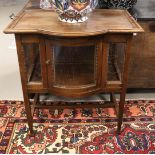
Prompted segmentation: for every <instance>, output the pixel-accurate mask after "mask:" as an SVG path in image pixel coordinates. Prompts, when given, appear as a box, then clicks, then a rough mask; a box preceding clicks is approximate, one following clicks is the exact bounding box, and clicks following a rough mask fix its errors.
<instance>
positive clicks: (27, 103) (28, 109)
mask: <svg viewBox="0 0 155 155" xmlns="http://www.w3.org/2000/svg"><path fill="white" fill-rule="evenodd" d="M24 103H25V111H26V115H27V121H28V126H29V130H30V134H31V135H32V136H33V135H34V131H33V116H32V112H31V106H30V101H29V97H28V94H27V93H25V94H24Z"/></svg>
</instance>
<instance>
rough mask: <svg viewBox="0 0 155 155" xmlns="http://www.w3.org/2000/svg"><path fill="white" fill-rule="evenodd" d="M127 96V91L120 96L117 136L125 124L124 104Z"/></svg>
mask: <svg viewBox="0 0 155 155" xmlns="http://www.w3.org/2000/svg"><path fill="white" fill-rule="evenodd" d="M125 96H126V91H125V90H123V91H122V92H121V94H120V102H119V109H118V125H117V134H120V133H121V126H122V122H123V113H124V104H125Z"/></svg>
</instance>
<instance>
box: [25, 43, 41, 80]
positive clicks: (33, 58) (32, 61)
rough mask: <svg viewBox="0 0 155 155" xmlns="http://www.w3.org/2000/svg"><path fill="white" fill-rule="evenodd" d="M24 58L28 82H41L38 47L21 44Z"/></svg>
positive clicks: (36, 45) (34, 44)
mask: <svg viewBox="0 0 155 155" xmlns="http://www.w3.org/2000/svg"><path fill="white" fill-rule="evenodd" d="M23 49H24V57H25V65H26V66H25V68H26V72H27V78H28V79H27V81H28V82H41V80H42V78H41V65H40V54H39V45H38V44H36V43H33V44H25V43H24V44H23Z"/></svg>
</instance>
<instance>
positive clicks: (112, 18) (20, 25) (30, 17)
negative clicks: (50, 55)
mask: <svg viewBox="0 0 155 155" xmlns="http://www.w3.org/2000/svg"><path fill="white" fill-rule="evenodd" d="M88 16H89V17H88V20H87V21H86V22H84V23H77V24H69V23H64V22H61V21H59V19H58V15H57V13H55V12H54V11H47V10H46V11H45V10H41V9H32V10H31V9H30V10H24V11H23V12H21V13H20V14H19V15H18V17H16V19H15V20H14V21H13V22H11V23H10V25H9V26H8V27H7V28H6V29H5V30H4V32H5V33H21V34H23V33H36V34H48V35H53V36H64V37H76V36H94V35H100V34H104V33H134V32H143V29H142V28H141V27H140V26H139V24H138V23H137V22H136V21H135V20H134V19H133V18H132V17H131V16H130V15H129V13H128V12H127V11H125V10H111V9H109V10H106V9H105V10H104V9H98V10H94V11H93V12H92V13H90V14H89V15H88Z"/></svg>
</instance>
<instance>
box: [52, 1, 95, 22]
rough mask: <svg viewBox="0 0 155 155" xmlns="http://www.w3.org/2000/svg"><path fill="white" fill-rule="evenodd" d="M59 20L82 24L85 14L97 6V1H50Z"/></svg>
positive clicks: (85, 17)
mask: <svg viewBox="0 0 155 155" xmlns="http://www.w3.org/2000/svg"><path fill="white" fill-rule="evenodd" d="M52 3H53V6H54V8H55V10H56V12H57V13H58V15H59V20H60V21H62V22H68V23H79V22H84V21H86V20H87V19H88V17H87V14H88V13H89V12H91V11H92V9H94V8H95V7H96V6H97V4H98V3H97V0H52Z"/></svg>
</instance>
